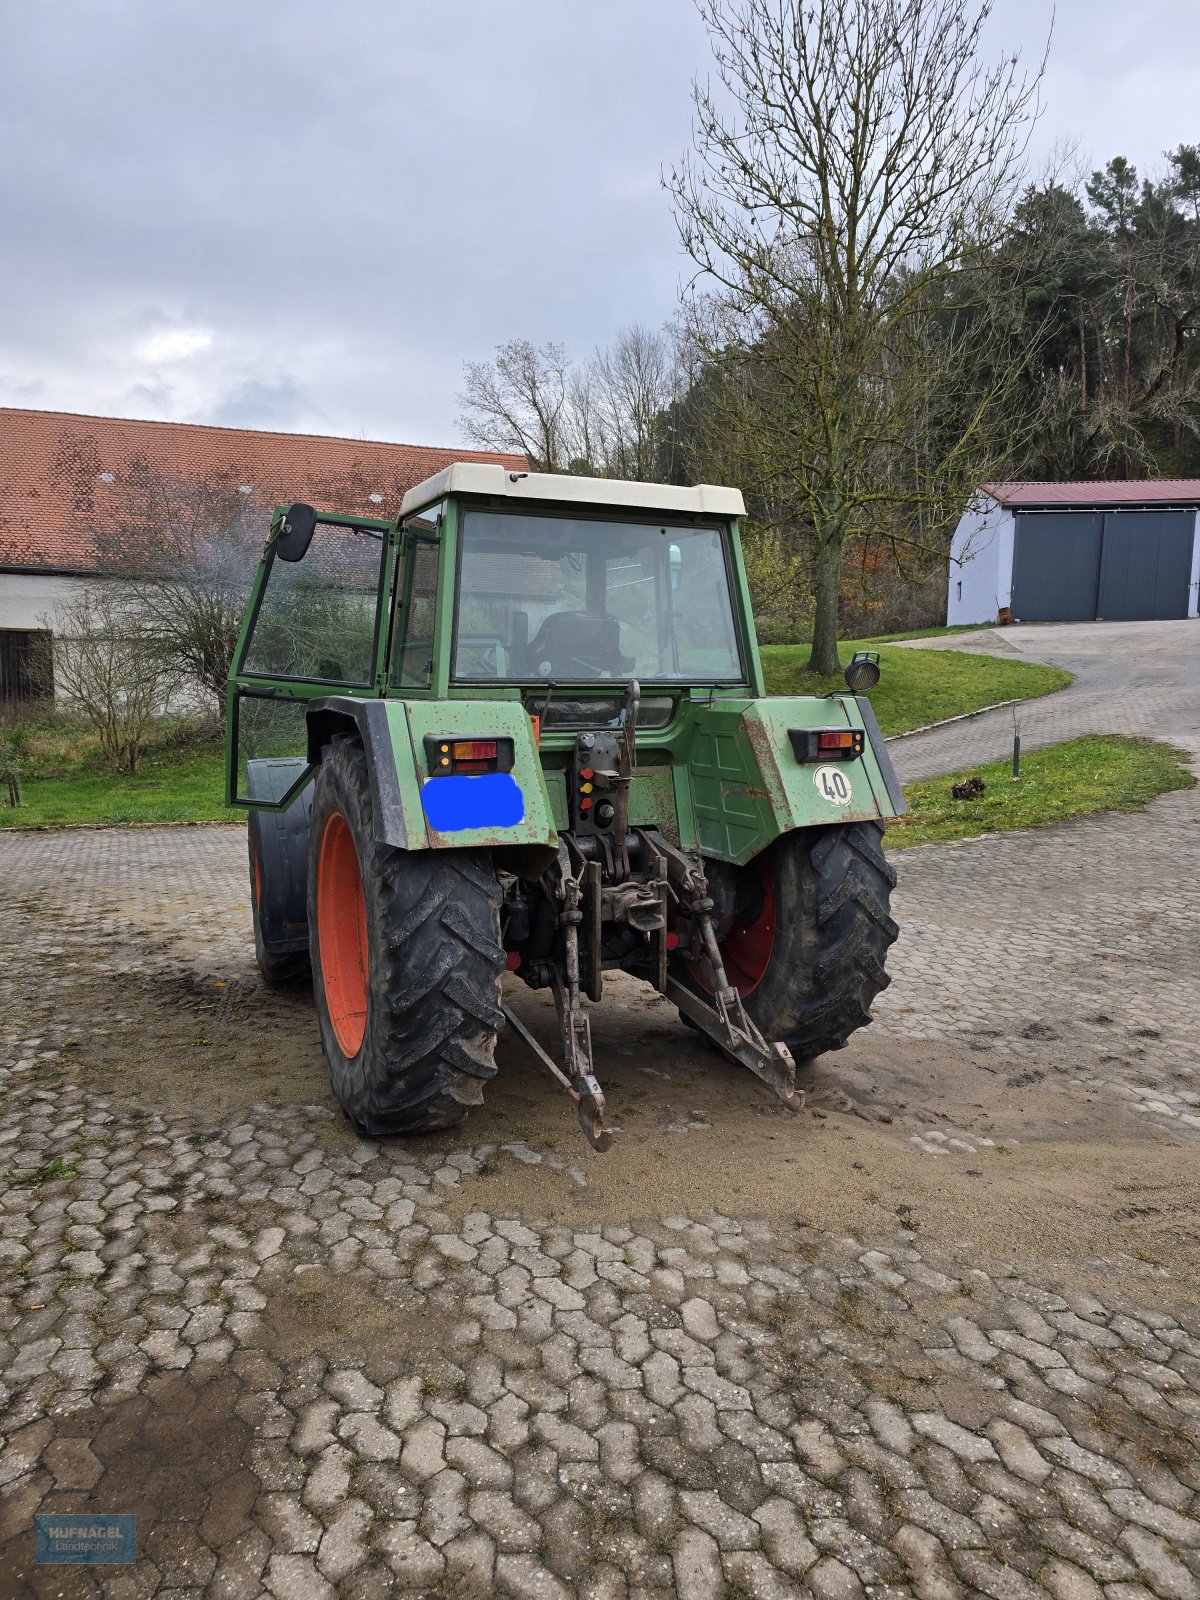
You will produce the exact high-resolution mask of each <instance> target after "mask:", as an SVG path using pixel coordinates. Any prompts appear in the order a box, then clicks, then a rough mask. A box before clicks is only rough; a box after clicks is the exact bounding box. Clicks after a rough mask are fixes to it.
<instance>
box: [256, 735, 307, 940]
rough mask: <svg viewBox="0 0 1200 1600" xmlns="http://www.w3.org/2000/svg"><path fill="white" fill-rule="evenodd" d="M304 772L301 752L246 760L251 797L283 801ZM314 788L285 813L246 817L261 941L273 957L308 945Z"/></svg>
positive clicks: (263, 812) (303, 791)
mask: <svg viewBox="0 0 1200 1600" xmlns="http://www.w3.org/2000/svg"><path fill="white" fill-rule="evenodd" d="M307 770H308V763H307V761H305V759H304V757H303V756H292V757H286V758H283V759H267V760H254V761H247V763H246V794H247V797H248V798H249V799H250V800H257V801H262V802H272V801H275V802H277V801H279V800H282V799H283V797H284V795H285V794H287V792H288V790H289V789H290V788H291V787H292V785H293V784H294V783H295V782H296V781H297V779H298V778H300V777H301V775H302V774H303V773H304V772H306V771H307ZM312 802H313V786H312V784H311V783H307V784H305V786H304V788H303V789H301V791H300V793H299V794H298V795H297V796H296V797H295V799H294V800H293V801H292V802H291V804H290V805H289V806H288V807H287V809H286V810H285V811H278V810H263V809H257V808H256V809H254V810H252V811H251V812H250V815H249V817H248V818H247V827H248V828H249V831H250V860H251V863H252V869H254V868H256V876H258V884H257V887H256V890H255V897H256V902H257V907H258V921H259V926H260V928H261V930H262V937H263V943H264V944H265V945H266V947H267V948H268V949H269V950H270V951H271V953H272V954H274V955H281V954H286V953H288V952H291V951H300V950H307V949H308V818H309V813H310V812H311V811H312Z"/></svg>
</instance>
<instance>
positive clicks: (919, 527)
mask: <svg viewBox="0 0 1200 1600" xmlns="http://www.w3.org/2000/svg"><path fill="white" fill-rule="evenodd" d="M927 296H928V304H927V306H926V315H925V317H924V319H923V323H922V328H923V336H924V337H925V339H926V340H927V341H928V352H927V359H928V362H929V363H930V365H931V366H932V367H934V368H937V367H938V365H939V364H940V363H941V361H942V354H943V352H944V350H945V349H946V347H947V346H948V345H955V346H957V347H959V348H960V349H963V350H966V351H970V350H972V349H975V350H977V352H978V359H977V360H975V361H971V360H967V361H966V362H965V363H964V362H959V363H956V364H954V365H953V366H951V367H949V368H947V377H948V379H952V381H949V382H947V384H946V387H945V389H944V390H943V391H942V392H941V393H940V394H938V395H937V396H936V402H935V403H932V404H931V403H929V401H928V400H927V402H926V410H925V413H924V415H923V417H922V419H921V422H920V428H919V430H918V435H917V437H916V438H915V439H914V440H911V441H906V445H908V444H911V445H912V449H913V452H915V453H917V454H919V452H920V451H921V449H922V445H923V440H924V442H925V443H927V442H928V440H929V438H930V437H932V436H933V435H936V434H939V433H942V434H949V435H955V434H956V433H957V432H960V431H962V430H964V429H967V428H968V427H970V426H971V423H972V419H973V418H974V417H975V416H976V415H977V413H979V412H980V411H981V410H982V411H986V412H987V413H988V414H989V420H988V426H987V430H986V431H987V435H988V438H989V440H990V441H991V447H990V449H989V451H988V452H987V458H988V460H987V464H988V472H989V476H990V477H991V478H992V479H993V480H995V479H1003V478H1007V479H1023V478H1035V479H1115V478H1141V477H1200V146H1198V145H1181V146H1179V148H1178V149H1176V150H1174V151H1172V152H1170V153H1169V154H1168V155H1167V156H1166V157H1165V160H1164V164H1163V167H1162V169H1161V171H1159V172H1157V173H1156V174H1154V175H1153V176H1150V177H1144V176H1142V175H1141V174H1139V172H1138V171H1137V169H1136V168H1135V167H1134V166H1133V165H1132V164H1131V163H1130V162H1129V161H1127V160H1126V159H1125V158H1124V157H1121V156H1116V157H1114V158H1113V159H1112V160H1110V161H1109V162H1108V163H1107V165H1105V166H1104V167H1103V168H1101V169H1099V170H1097V171H1094V172H1093V173H1092V174H1091V176H1090V177H1085V176H1083V175H1082V174H1081V175H1080V176H1079V178H1078V179H1077V180H1076V181H1068V180H1064V179H1062V178H1061V177H1056V178H1054V179H1051V180H1047V181H1043V182H1041V183H1037V184H1033V185H1030V186H1028V187H1026V188H1025V190H1024V192H1023V193H1021V195H1020V197H1019V199H1018V200H1017V201H1016V203H1015V205H1014V206H1013V208H1012V211H1011V215H1010V217H1009V219H1008V222H1007V225H1006V226H1005V227H1004V228H1003V231H1002V233H1001V234H1000V237H999V240H998V242H997V243H996V244H995V245H994V246H993V247H992V248H990V249H989V250H988V251H987V252H986V253H985V254H984V255H982V256H980V257H977V258H975V259H973V260H971V261H970V262H969V263H968V264H966V265H964V266H963V267H962V268H961V270H959V271H957V272H955V273H952V274H950V275H948V276H947V277H945V278H944V279H943V280H941V281H940V282H939V283H938V284H937V285H936V287H931V288H930V289H929V290H928V291H927ZM712 307H713V301H712V300H711V299H709V300H706V299H705V298H704V297H700V298H699V299H697V300H692V301H690V302H689V303H687V304H686V305H685V306H684V307H683V308H681V311H680V314H679V315H678V317H677V318H676V319H675V320H674V321H673V322H672V324H671V325H670V326H669V327H668V328H666V329H664V330H662V331H655V330H648V329H645V328H642V327H637V326H635V327H633V328H630V329H627V330H625V331H624V332H622V333H621V334H619V335H618V336H617V338H616V339H615V340H614V341H613V343H612V345H611V346H609V347H608V348H606V349H604V350H601V351H598V352H596V353H595V354H594V355H593V356H592V357H591V358H590V359H587V360H579V361H577V360H573V359H572V358H571V357H570V355H569V354H568V352H567V350H566V349H565V348H564V347H563V346H562V345H558V344H548V345H544V346H542V347H540V348H535V347H534V346H533V345H531V344H529V343H527V342H525V341H522V340H513V341H510V342H508V343H506V344H504V345H502V346H500V348H499V349H498V350H497V352H496V356H495V358H494V359H493V360H492V361H488V362H481V363H471V364H468V366H467V368H466V374H465V383H464V393H463V396H462V399H463V409H464V416H463V425H464V427H465V428H466V431H467V433H468V435H469V437H470V438H471V439H472V441H473V442H475V443H478V444H480V445H483V446H486V447H490V448H500V449H518V450H523V451H524V452H525V453H526V454H527V455H528V456H529V458H530V461H531V462H532V463H533V464H534V465H535V466H536V467H539V468H541V469H543V470H547V471H553V472H567V471H569V472H577V473H585V474H598V475H602V476H611V477H629V478H637V479H643V480H659V481H667V482H681V483H693V482H701V481H714V480H724V481H732V482H735V483H738V484H739V485H740V486H741V487H742V488H743V490H744V492H745V493H746V496H747V503H748V507H749V510H750V513H751V514H750V519H749V527H748V536H747V554H748V564H749V568H750V572H751V579H752V583H753V587H754V589H755V598H756V603H757V608H758V612H759V616H760V628H761V631H762V633H763V635H764V637H766V638H770V639H778V638H796V637H799V636H803V635H804V633H805V631H806V629H807V628H808V626H809V625H810V618H811V612H812V594H813V586H814V585H813V571H812V569H813V559H814V541H813V538H812V530H811V528H810V527H808V526H806V524H805V519H804V517H803V514H802V512H801V514H799V515H798V514H797V507H796V506H795V505H794V504H789V500H788V496H787V494H786V492H783V493H780V486H779V477H780V475H779V473H778V471H777V470H760V467H761V462H760V460H759V458H760V456H761V454H762V449H763V443H764V437H767V436H770V435H772V434H773V433H775V432H777V431H778V426H779V423H780V421H781V419H779V418H777V417H772V416H771V415H770V412H771V411H772V410H773V409H775V408H777V407H778V405H779V403H780V397H779V393H778V391H777V389H776V387H775V386H774V385H773V384H772V382H771V381H770V371H771V349H770V344H771V337H772V336H771V333H770V332H769V331H768V332H767V333H766V334H765V336H764V337H763V339H762V340H760V341H759V343H758V344H757V346H756V345H755V344H754V343H753V342H752V341H746V340H745V339H744V338H736V337H735V338H731V339H730V340H729V342H728V345H727V346H722V343H721V339H720V331H721V330H720V323H719V309H718V314H717V317H716V319H715V321H714V320H710V322H709V324H708V326H703V325H702V320H701V319H703V317H704V315H705V313H706V310H708V311H710V312H711V310H712ZM798 314H802V313H798ZM998 369H1003V370H1002V371H999V370H998ZM879 381H880V382H881V383H886V382H887V381H888V379H887V374H886V372H884V371H882V370H881V372H880V374H879ZM756 394H757V396H758V399H757V402H756V398H755V397H756ZM731 396H733V397H736V401H737V403H736V404H734V403H731ZM782 420H783V421H786V419H782ZM922 436H923V437H922ZM890 447H891V446H890V445H888V444H881V446H880V448H881V449H887V448H890ZM895 470H896V471H897V472H899V473H900V474H901V475H903V473H904V471H905V470H906V468H905V466H904V464H903V462H900V461H898V462H896V464H895ZM917 470H919V468H918V469H917ZM938 509H939V508H937V507H926V506H924V505H923V504H922V502H921V497H920V496H919V495H916V496H914V498H913V500H912V501H911V502H910V505H909V509H908V515H907V518H906V515H905V507H904V504H903V502H901V503H900V504H899V505H898V506H897V508H896V513H897V514H896V515H895V516H894V517H893V518H892V519H890V525H889V522H888V521H884V522H883V523H881V524H877V525H875V526H873V527H871V528H870V529H868V530H862V531H857V532H856V531H852V532H851V535H850V537H849V538H848V539H847V541H846V545H845V551H844V560H843V565H842V573H841V586H840V595H841V599H840V607H839V610H840V617H839V621H840V625H841V629H842V631H843V632H848V631H855V632H861V631H871V630H873V629H878V630H884V629H890V628H900V627H911V626H920V625H924V624H926V623H929V622H936V621H938V620H941V613H942V608H943V607H944V603H945V564H946V559H947V554H948V549H949V540H950V537H951V535H952V533H953V531H954V526H955V524H956V522H957V511H958V510H959V509H961V506H955V505H954V504H950V505H948V506H945V507H943V508H940V509H941V511H942V514H941V515H940V516H939V515H937V514H936V513H937V510H938ZM929 510H932V511H933V513H934V514H933V515H929V516H927V515H926V514H925V513H926V512H927V511H929Z"/></svg>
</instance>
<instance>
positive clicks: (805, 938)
mask: <svg viewBox="0 0 1200 1600" xmlns="http://www.w3.org/2000/svg"><path fill="white" fill-rule="evenodd" d="M882 840H883V826H882V824H881V823H878V822H855V823H848V824H846V825H845V826H842V827H831V828H805V829H799V830H797V831H795V832H793V833H785V834H783V835H782V836H781V837H780V838H778V839H776V841H775V842H774V844H772V845H770V846H769V847H768V848H767V849H766V850H765V851H763V852H762V854H761V855H760V856H758V857H756V858H755V860H754V861H753V862H751V863H750V866H749V867H748V868H745V869H743V871H744V872H746V873H747V874H750V873H753V874H754V875H755V880H761V889H759V888H758V887H757V886H756V884H755V883H751V882H749V881H748V882H747V883H746V884H745V885H743V887H745V888H746V889H747V890H748V900H747V904H746V909H745V914H744V915H742V916H738V917H735V918H734V922H733V926H732V927H731V928H730V929H729V930H728V931H727V932H726V934H725V936H724V938H723V939H722V941H721V958H722V960H723V961H724V962H725V965H726V973H727V976H728V977H729V980H730V982H731V983H733V984H734V985H735V987H736V988H737V989H738V991H739V993H740V994H741V995H742V999H743V1003H744V1005H745V1007H746V1011H747V1012H748V1014H749V1015H750V1017H751V1018H752V1020H753V1021H754V1022H755V1023H756V1024H757V1026H758V1027H759V1029H760V1030H761V1031H762V1033H763V1035H764V1037H765V1038H766V1039H767V1040H768V1041H775V1040H779V1041H781V1042H782V1043H784V1044H786V1045H787V1047H788V1049H789V1050H790V1051H791V1052H792V1054H793V1056H795V1058H796V1059H797V1061H809V1060H811V1059H812V1058H813V1057H814V1056H819V1055H823V1054H824V1053H825V1052H826V1051H827V1050H840V1049H841V1048H842V1046H843V1045H844V1044H845V1043H846V1040H847V1039H848V1038H849V1037H850V1035H851V1034H852V1033H853V1032H854V1031H855V1030H856V1029H858V1028H865V1027H866V1026H867V1024H868V1023H869V1022H870V1021H871V1005H872V1002H873V1001H874V999H875V997H876V995H878V994H879V993H881V992H882V991H883V990H884V989H886V988H887V986H888V984H889V983H890V982H891V979H890V978H889V977H888V975H887V972H886V971H885V969H884V963H885V961H886V959H887V952H888V950H889V948H890V947H891V945H892V944H893V943H894V942H895V940H896V935H897V933H898V931H899V930H898V929H897V927H896V924H895V923H894V922H893V921H892V918H891V915H890V904H891V892H892V889H893V887H894V886H895V882H896V874H895V872H894V871H893V870H892V868H891V867H890V866H889V865H888V862H887V860H886V858H885V857H884V854H883V848H882ZM682 976H684V981H685V982H687V983H688V984H689V987H691V988H693V989H695V990H696V991H697V992H698V993H705V991H706V986H705V984H704V982H703V980H702V979H701V977H700V975H699V974H698V972H697V969H696V967H695V966H690V967H689V968H688V969H687V970H686V972H685V974H682Z"/></svg>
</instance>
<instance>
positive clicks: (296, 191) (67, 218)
mask: <svg viewBox="0 0 1200 1600" xmlns="http://www.w3.org/2000/svg"><path fill="white" fill-rule="evenodd" d="M1048 12H1049V6H1048V5H1046V4H1043V3H1040V0H996V4H995V15H994V19H993V22H992V24H991V36H992V39H993V40H994V43H995V48H996V49H997V50H999V49H1000V48H1005V47H1006V48H1009V49H1020V50H1022V51H1023V52H1025V53H1027V54H1028V55H1029V56H1031V57H1032V56H1036V55H1037V54H1039V53H1040V45H1041V42H1042V40H1043V38H1044V33H1045V28H1046V23H1047V17H1048ZM0 30H2V31H0V404H7V405H20V406H39V407H46V408H50V409H54V410H72V411H88V412H98V413H103V414H107V415H116V416H137V417H157V418H165V419H168V420H174V421H192V422H217V423H225V424H229V425H232V426H236V427H252V428H282V429H289V430H292V429H295V430H305V431H311V432H317V433H337V434H350V435H358V436H362V437H369V438H378V439H391V440H403V441H406V442H410V443H418V444H454V443H461V442H462V433H461V429H460V428H459V427H458V425H457V420H456V419H457V417H458V414H459V411H460V409H461V408H460V407H459V405H458V403H457V400H456V396H457V393H458V391H459V389H460V388H461V379H462V366H463V362H464V361H467V360H472V359H481V358H485V357H487V356H488V355H489V354H490V353H491V352H492V350H493V348H494V346H495V345H496V344H497V343H498V342H500V341H501V340H503V339H507V338H511V337H515V336H523V337H527V338H530V339H533V340H534V341H536V342H539V343H540V342H541V341H543V340H545V339H557V340H561V341H562V342H563V343H565V344H566V345H567V346H568V347H569V348H571V349H572V350H574V351H576V352H579V353H580V354H585V355H586V354H587V353H588V352H589V351H590V350H591V349H592V348H593V347H594V346H595V345H596V344H598V343H604V342H606V341H607V340H608V339H610V338H611V337H612V335H613V334H614V333H615V332H616V331H617V329H618V328H620V327H622V326H623V325H626V324H629V323H632V322H642V323H646V324H650V325H656V324H659V323H661V322H663V321H665V320H666V319H667V318H668V317H669V316H670V314H671V311H672V308H673V305H674V303H675V299H676V295H677V291H678V287H679V283H680V281H681V277H682V276H683V275H684V273H685V263H684V262H683V260H682V259H681V257H680V255H679V252H678V248H677V245H676V240H675V233H674V227H673V224H672V221H671V216H670V210H669V207H668V204H667V200H666V196H665V195H664V194H663V192H662V190H661V188H660V184H659V174H660V170H661V168H662V167H663V166H664V165H665V164H668V163H670V162H671V161H672V160H673V159H674V158H675V157H677V156H678V155H679V154H680V153H681V152H682V151H683V149H684V148H685V147H686V145H687V143H688V139H689V128H690V83H691V79H692V78H693V76H694V75H695V74H697V73H701V74H703V73H705V72H706V71H707V69H708V50H707V43H706V39H705V35H704V31H703V29H702V27H701V25H700V23H699V20H698V18H697V16H696V14H695V11H694V9H693V6H692V3H691V0H600V3H597V0H433V3H431V0H253V3H248V0H0ZM1198 63H1200V11H1198V8H1197V5H1196V3H1195V0H1139V4H1137V5H1130V4H1129V3H1128V0H1058V21H1057V25H1056V33H1055V41H1054V45H1053V49H1052V52H1051V60H1050V69H1049V73H1048V76H1047V80H1046V86H1045V96H1044V98H1045V105H1046V109H1045V113H1044V115H1043V118H1042V122H1041V124H1040V127H1039V130H1038V134H1037V136H1036V146H1037V149H1036V152H1035V159H1039V160H1040V159H1041V158H1042V156H1044V154H1045V153H1046V152H1047V151H1048V150H1049V149H1050V148H1051V147H1052V146H1054V145H1055V143H1056V142H1057V141H1059V140H1062V139H1070V140H1074V141H1075V142H1076V143H1077V144H1078V146H1079V150H1080V153H1081V157H1082V159H1083V161H1084V163H1085V165H1086V167H1087V168H1088V170H1090V169H1091V167H1092V166H1094V165H1099V164H1101V163H1102V162H1104V161H1106V160H1107V159H1108V158H1109V157H1110V156H1112V155H1115V154H1123V155H1126V156H1128V157H1129V158H1130V159H1131V160H1133V161H1134V162H1136V163H1137V165H1138V167H1139V170H1152V169H1154V168H1155V167H1156V166H1157V165H1159V164H1160V162H1161V156H1162V152H1163V151H1164V150H1166V149H1168V148H1171V149H1173V148H1174V147H1175V146H1176V145H1178V144H1179V143H1181V142H1184V143H1198V142H1200V65H1198Z"/></svg>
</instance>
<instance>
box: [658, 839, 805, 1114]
mask: <svg viewBox="0 0 1200 1600" xmlns="http://www.w3.org/2000/svg"><path fill="white" fill-rule="evenodd" d="M654 843H655V845H656V846H657V847H658V849H659V850H660V851H661V853H662V854H663V855H665V856H666V858H667V872H668V878H669V881H670V885H671V889H672V892H673V893H674V894H675V896H676V898H677V899H678V900H679V902H680V904H681V905H683V907H684V908H685V909H686V910H687V911H688V912H689V913H690V915H691V918H692V929H693V934H692V955H693V957H694V959H697V960H699V961H701V962H703V963H704V965H706V966H707V967H708V969H709V972H710V974H711V978H712V989H713V998H712V1004H711V1005H709V1004H708V1003H707V1001H706V1000H705V998H704V997H703V996H702V995H699V994H697V993H696V992H695V991H694V990H692V989H689V988H687V987H686V985H684V984H682V983H680V981H679V979H678V978H677V977H676V976H675V975H674V973H669V974H668V975H667V982H666V990H665V993H666V995H667V998H668V999H669V1000H673V1001H674V1002H675V1004H676V1005H677V1006H678V1007H679V1009H680V1011H682V1012H683V1014H684V1016H686V1017H688V1018H690V1019H691V1021H692V1022H694V1023H695V1024H696V1026H697V1027H698V1028H699V1029H700V1030H701V1031H702V1032H704V1033H706V1034H708V1036H709V1038H710V1039H713V1040H715V1041H716V1043H717V1044H719V1045H720V1047H721V1049H722V1050H724V1051H725V1052H726V1053H727V1054H728V1055H731V1056H732V1057H733V1059H734V1060H735V1061H737V1062H740V1064H741V1065H742V1066H743V1067H747V1068H749V1070H750V1071H751V1072H752V1073H754V1075H755V1077H756V1078H761V1079H762V1081H763V1082H764V1083H765V1084H767V1085H769V1087H770V1088H772V1089H774V1091H775V1093H776V1094H777V1095H778V1096H779V1098H780V1099H781V1100H782V1101H783V1102H784V1104H785V1105H788V1106H791V1107H792V1108H793V1109H794V1110H796V1111H799V1110H800V1108H801V1107H802V1106H803V1104H804V1091H803V1089H801V1090H800V1091H799V1093H797V1090H796V1063H795V1062H794V1061H793V1060H792V1053H791V1051H790V1050H789V1049H788V1047H787V1045H785V1044H780V1043H774V1044H772V1043H768V1042H767V1040H766V1039H764V1038H763V1036H762V1034H761V1033H760V1032H759V1030H758V1028H757V1027H756V1026H755V1024H754V1023H753V1022H752V1021H751V1019H750V1018H749V1017H748V1016H747V1014H746V1008H745V1007H744V1006H743V1004H742V997H741V995H740V994H739V993H738V991H737V990H736V989H735V988H734V986H733V984H731V983H730V982H729V979H728V977H727V976H726V973H725V963H724V962H723V961H722V959H721V951H720V949H719V947H718V945H717V934H716V930H715V928H714V927H713V921H712V913H713V902H712V898H711V896H710V895H709V892H708V879H707V878H706V877H705V875H704V868H703V866H702V865H701V864H700V861H699V859H696V860H689V858H688V857H687V856H685V855H683V854H682V852H681V851H679V850H676V849H674V847H673V846H671V845H669V844H668V843H667V841H666V840H665V839H663V838H661V837H659V836H657V835H656V836H655V839H654ZM697 946H699V948H697Z"/></svg>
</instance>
